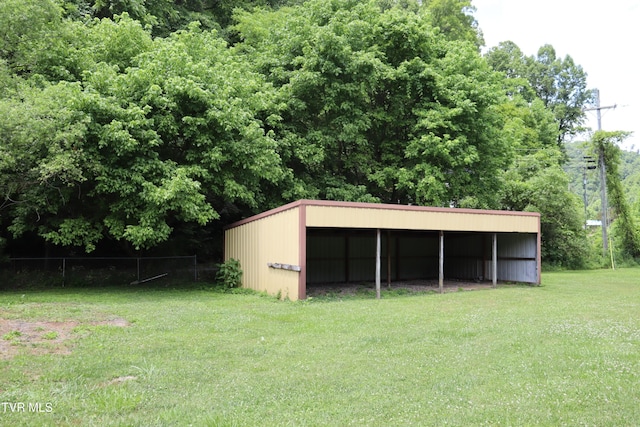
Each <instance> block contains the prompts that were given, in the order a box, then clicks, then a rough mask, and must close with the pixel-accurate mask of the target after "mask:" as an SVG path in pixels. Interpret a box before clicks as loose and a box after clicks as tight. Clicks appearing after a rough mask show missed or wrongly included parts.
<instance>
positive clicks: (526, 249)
mask: <svg viewBox="0 0 640 427" xmlns="http://www.w3.org/2000/svg"><path fill="white" fill-rule="evenodd" d="M537 252H538V242H537V235H536V234H525V233H513V234H498V272H497V277H498V280H503V281H511V282H522V283H537V282H538V257H539V254H538V253H537ZM485 270H486V271H487V277H491V275H492V274H493V273H492V270H493V267H492V263H491V259H488V260H487V261H486V263H485Z"/></svg>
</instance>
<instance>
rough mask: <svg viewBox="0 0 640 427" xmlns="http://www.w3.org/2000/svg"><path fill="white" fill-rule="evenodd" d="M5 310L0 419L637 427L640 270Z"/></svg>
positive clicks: (159, 295)
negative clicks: (448, 286)
mask: <svg viewBox="0 0 640 427" xmlns="http://www.w3.org/2000/svg"><path fill="white" fill-rule="evenodd" d="M0 320H1V322H2V325H3V327H4V330H3V334H2V337H1V340H2V349H3V355H2V358H0V425H12V426H20V425H28V426H34V425H35V426H37V425H56V426H92V425H95V426H178V425H179V426H182V425H194V426H207V425H211V426H217V425H221V426H227V425H229V426H236V425H237V426H254V425H255V426H263V425H269V426H281V425H292V426H306V425H309V426H327V425H328V426H348V425H356V426H365V425H366V426H390V425H394V426H405V425H434V426H444V425H454V426H463V425H464V426H468V425H476V426H481V425H491V426H512V425H516V426H519V425H549V426H561V425H568V426H578V425H594V426H631V425H640V404H639V402H640V269H622V270H616V271H585V272H561V273H547V274H544V275H543V285H542V286H540V287H527V286H513V285H512V286H501V287H499V288H498V289H495V290H481V291H467V292H454V293H448V294H442V295H440V294H421V295H412V296H389V295H387V296H386V297H383V299H381V300H375V299H373V298H371V297H369V296H354V297H350V298H347V299H342V300H338V299H324V300H323V299H313V300H311V301H305V302H295V303H294V302H281V301H277V300H275V299H274V298H271V297H265V296H261V295H240V294H237V295H234V294H221V293H215V292H210V291H205V290H152V289H137V290H136V289H135V288H132V289H129V290H123V289H101V290H79V289H76V290H55V291H30V292H26V293H25V292H21V293H18V292H11V293H7V292H5V293H2V294H0ZM21 408H22V410H21Z"/></svg>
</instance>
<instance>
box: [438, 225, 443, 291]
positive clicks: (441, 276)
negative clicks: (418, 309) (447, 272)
mask: <svg viewBox="0 0 640 427" xmlns="http://www.w3.org/2000/svg"><path fill="white" fill-rule="evenodd" d="M439 258H440V266H439V274H438V288H439V289H440V293H443V292H444V231H442V230H440V256H439Z"/></svg>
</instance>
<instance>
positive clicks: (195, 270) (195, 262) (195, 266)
mask: <svg viewBox="0 0 640 427" xmlns="http://www.w3.org/2000/svg"><path fill="white" fill-rule="evenodd" d="M197 257H198V256H197V255H194V256H193V280H194V282H197V281H198V258H197Z"/></svg>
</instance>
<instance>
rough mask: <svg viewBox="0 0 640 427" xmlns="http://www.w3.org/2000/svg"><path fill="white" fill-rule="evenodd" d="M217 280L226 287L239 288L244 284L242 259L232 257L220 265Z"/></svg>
mask: <svg viewBox="0 0 640 427" xmlns="http://www.w3.org/2000/svg"><path fill="white" fill-rule="evenodd" d="M216 282H217V283H218V285H220V286H222V287H223V288H225V289H233V288H239V287H240V286H242V268H240V261H238V260H237V259H235V258H230V259H228V260H227V261H225V262H223V263H222V264H219V265H218V273H217V274H216Z"/></svg>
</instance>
